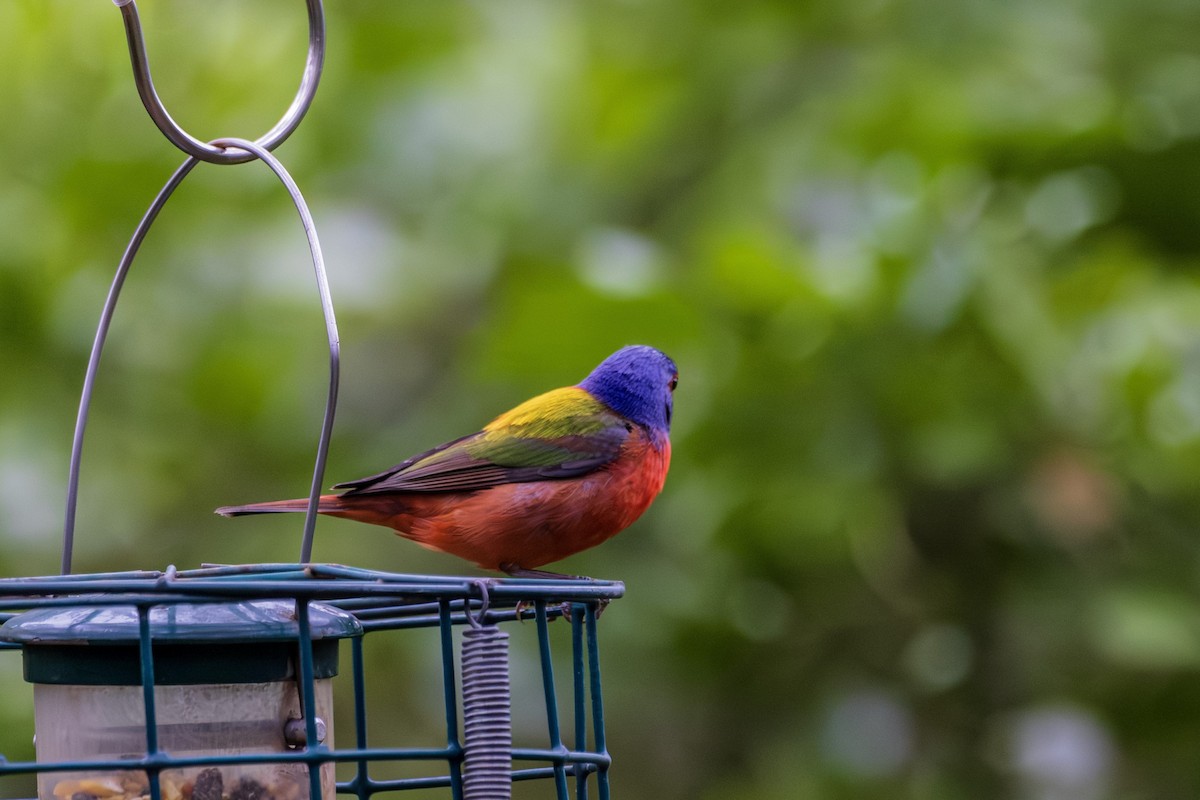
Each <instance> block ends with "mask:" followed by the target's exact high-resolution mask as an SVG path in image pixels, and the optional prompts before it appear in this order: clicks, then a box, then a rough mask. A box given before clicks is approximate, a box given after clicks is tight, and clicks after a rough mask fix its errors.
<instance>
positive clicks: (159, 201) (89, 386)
mask: <svg viewBox="0 0 1200 800" xmlns="http://www.w3.org/2000/svg"><path fill="white" fill-rule="evenodd" d="M131 1H132V0H131ZM199 163H200V161H199V160H198V159H196V158H195V157H189V158H188V159H187V160H186V161H184V162H183V164H181V165H180V166H179V169H177V170H175V172H174V174H172V175H171V177H170V179H169V180H168V181H167V182H166V184H165V185H164V186H163V187H162V189H160V190H159V192H158V195H157V196H156V197H155V198H154V202H153V203H151V204H150V208H149V209H147V211H146V213H145V215H144V216H143V217H142V221H141V222H139V223H138V226H137V229H136V230H134V232H133V237H132V238H131V239H130V240H129V244H128V246H126V248H125V253H124V254H123V255H122V256H121V263H120V264H118V265H117V274H116V275H115V276H114V277H113V281H112V285H111V286H110V287H109V290H108V297H106V298H105V300H104V309H103V311H101V313H100V324H99V325H98V326H97V328H96V337H95V338H94V339H93V340H92V353H91V355H90V356H89V357H88V365H87V372H86V373H85V374H84V377H83V392H82V393H81V394H80V396H79V413H78V415H77V416H76V417H75V437H74V439H73V440H72V442H71V472H70V475H69V476H68V477H67V514H66V519H65V521H64V522H63V552H62V574H63V575H69V574H70V573H71V554H72V552H73V550H74V548H75V509H76V507H77V506H78V500H79V465H80V462H81V461H82V459H83V435H84V432H85V431H86V430H87V421H88V410H89V409H90V408H91V406H92V390H93V389H94V387H95V385H96V373H97V371H98V370H99V369H100V356H101V354H102V353H103V352H104V341H105V339H107V338H108V329H109V326H110V325H111V324H112V318H113V312H115V311H116V310H117V299H118V298H119V297H120V296H121V287H122V286H124V285H125V277H126V276H127V275H128V274H129V268H130V267H131V266H133V258H134V256H136V255H137V252H138V249H139V248H140V247H141V246H142V241H143V240H144V239H145V238H146V234H147V233H148V232H149V231H150V226H151V225H152V224H154V220H155V219H157V218H158V212H159V211H162V207H163V206H164V205H166V202H167V200H169V199H170V197H171V195H172V194H173V193H174V192H175V189H176V188H177V187H178V186H179V184H180V183H182V182H183V179H184V178H186V177H187V176H188V173H189V172H191V171H192V170H193V169H194V168H195V166H196V165H197V164H199Z"/></svg>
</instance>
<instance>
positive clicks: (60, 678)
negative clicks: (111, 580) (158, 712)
mask: <svg viewBox="0 0 1200 800" xmlns="http://www.w3.org/2000/svg"><path fill="white" fill-rule="evenodd" d="M308 607H309V629H310V631H311V636H312V645H313V671H314V677H317V678H328V677H332V676H333V675H336V674H337V642H338V640H339V639H344V638H347V637H350V636H361V635H362V632H363V630H362V625H361V624H359V622H358V620H357V619H355V617H354V616H353V615H352V614H349V613H347V612H345V611H342V610H341V609H338V608H334V607H332V606H328V605H324V604H322V603H309V606H308ZM150 639H151V643H152V648H153V657H154V681H155V683H159V684H200V683H263V682H269V681H282V680H290V679H293V678H295V676H296V670H297V666H296V664H297V661H296V658H297V644H298V642H299V639H300V626H299V624H298V622H297V621H296V605H295V603H294V602H293V601H291V600H248V601H242V602H235V603H179V604H172V605H165V606H155V607H153V608H151V610H150ZM0 641H8V642H16V643H18V644H21V645H22V651H23V655H24V664H25V680H27V681H29V682H30V683H56V684H83V685H116V686H127V685H136V684H140V683H141V656H140V650H139V647H138V643H139V626H138V615H137V609H136V608H135V607H133V606H100V605H93V606H69V607H59V608H40V609H35V610H33V611H28V612H26V613H24V614H20V615H18V616H15V617H13V618H12V619H10V620H8V621H7V622H5V623H4V624H3V625H2V626H0Z"/></svg>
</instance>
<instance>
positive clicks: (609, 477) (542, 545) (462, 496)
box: [320, 427, 671, 570]
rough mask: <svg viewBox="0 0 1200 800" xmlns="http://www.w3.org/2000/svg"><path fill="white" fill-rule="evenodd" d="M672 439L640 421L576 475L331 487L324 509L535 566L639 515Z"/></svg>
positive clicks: (491, 565) (484, 561)
mask: <svg viewBox="0 0 1200 800" xmlns="http://www.w3.org/2000/svg"><path fill="white" fill-rule="evenodd" d="M670 461H671V444H670V441H669V440H668V439H667V437H666V436H656V435H654V434H653V433H651V432H649V431H648V430H647V429H645V428H641V427H637V428H635V429H634V431H633V432H632V433H631V434H630V436H629V437H628V438H627V439H626V441H625V443H624V444H623V445H622V447H621V452H620V454H619V455H618V456H617V458H616V459H614V460H613V461H612V462H611V463H609V464H607V465H605V466H604V467H602V468H600V469H597V470H595V471H593V472H589V473H588V474H586V475H582V476H580V477H576V478H568V479H565V480H547V481H529V482H523V483H505V484H500V485H498V486H493V487H490V488H487V489H480V490H477V491H472V492H444V493H411V492H396V493H388V494H379V495H329V496H325V497H322V498H321V507H320V508H321V512H322V513H324V514H328V515H330V516H335V517H343V518H346V519H353V520H358V521H361V522H369V523H374V524H376V525H385V526H387V527H390V528H393V529H394V530H396V532H397V533H399V534H400V535H401V536H404V537H405V538H408V539H412V540H413V541H415V542H417V543H418V544H421V545H424V546H425V547H428V548H431V549H433V550H439V551H441V552H444V553H450V554H453V555H456V556H459V557H460V558H464V559H467V560H468V561H472V562H474V563H475V564H478V565H479V566H481V567H484V568H485V569H494V570H503V569H504V568H505V566H504V565H519V566H520V567H522V568H525V569H533V568H536V567H540V566H542V565H544V564H549V563H551V562H554V561H558V560H560V559H562V558H566V557H567V556H569V555H572V554H574V553H578V552H579V551H581V550H586V549H587V548H589V547H594V546H595V545H597V544H600V543H601V542H603V541H605V540H606V539H609V538H611V537H612V536H613V535H615V534H617V533H619V532H620V531H622V530H624V529H625V528H626V527H628V526H629V525H630V524H631V523H632V522H633V521H634V520H636V519H637V518H638V517H639V516H640V515H641V514H642V512H643V511H645V510H646V509H647V508H648V507H649V506H650V503H651V502H652V501H653V500H654V498H655V497H656V496H658V493H659V492H660V491H662V487H663V483H664V482H665V480H666V476H667V468H668V466H669V465H670Z"/></svg>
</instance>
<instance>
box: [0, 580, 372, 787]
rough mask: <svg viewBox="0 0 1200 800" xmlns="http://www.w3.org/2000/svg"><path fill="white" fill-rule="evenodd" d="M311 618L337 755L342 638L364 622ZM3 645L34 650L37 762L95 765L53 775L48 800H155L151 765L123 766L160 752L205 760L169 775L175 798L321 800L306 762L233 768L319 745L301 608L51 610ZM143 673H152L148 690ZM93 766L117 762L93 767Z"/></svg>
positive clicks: (319, 705) (43, 783)
mask: <svg viewBox="0 0 1200 800" xmlns="http://www.w3.org/2000/svg"><path fill="white" fill-rule="evenodd" d="M308 610H309V614H308V619H309V630H310V632H311V643H312V650H311V652H312V667H311V668H312V678H313V682H312V686H313V691H312V697H313V700H312V702H313V706H312V708H311V714H312V715H313V726H312V727H313V729H314V730H315V732H316V738H317V741H318V743H320V744H325V745H327V746H329V747H332V745H333V688H332V680H331V679H332V678H333V677H334V676H335V675H336V674H337V669H338V641H339V640H340V639H343V638H346V637H350V636H359V635H361V634H362V626H361V625H360V624H359V622H358V621H357V620H356V619H355V618H354V617H353V616H352V615H350V614H348V613H346V612H344V611H340V610H338V609H335V608H332V607H330V606H326V605H322V604H319V603H311V604H309V606H308ZM143 618H144V619H143ZM143 628H145V629H146V630H145V631H143ZM147 635H148V641H147V646H143V641H144V640H145V639H146V636H147ZM0 639H2V640H4V641H8V642H13V643H19V644H21V645H22V652H23V658H24V672H25V679H26V680H27V681H29V682H30V683H32V684H34V716H35V725H36V732H37V734H36V745H37V758H38V761H39V763H56V764H58V763H62V764H74V765H79V766H80V767H83V768H80V769H69V770H65V771H55V772H43V773H41V774H40V775H39V776H38V797H39V799H40V800H121V799H122V798H125V799H127V800H133V798H138V797H143V796H148V795H150V794H151V792H150V778H149V775H148V772H147V771H146V770H145V769H128V770H122V769H113V768H112V767H111V764H112V763H114V762H118V763H119V762H120V761H121V760H128V759H141V758H142V757H143V754H144V753H146V752H154V751H156V750H162V751H165V752H169V753H171V755H172V757H173V758H174V759H176V760H182V761H190V762H194V765H193V766H180V767H172V768H170V769H166V770H163V771H162V772H161V773H160V774H159V777H158V781H159V787H160V797H161V798H163V800H186V799H190V800H222V798H223V797H224V798H228V800H267V799H268V798H278V800H306V799H307V798H310V797H311V792H310V778H309V775H308V769H307V767H306V765H305V764H304V763H301V762H298V761H293V762H274V763H272V762H256V761H253V760H247V759H234V760H233V761H232V762H231V761H228V759H229V757H230V756H245V755H248V754H275V755H278V754H286V753H288V752H290V751H293V750H295V749H297V748H301V747H303V745H304V744H305V742H306V740H307V736H306V731H307V730H308V728H309V726H308V722H307V720H306V717H307V715H308V713H309V712H310V709H308V708H305V702H304V693H302V692H301V691H299V687H300V686H301V684H300V675H301V664H300V661H299V659H298V655H299V652H300V649H299V639H300V631H299V625H298V623H297V614H296V603H295V602H292V601H289V600H271V599H268V600H249V601H241V602H235V603H227V602H226V603H176V604H170V605H158V606H153V607H149V608H144V609H142V610H139V609H138V608H137V607H134V606H109V605H84V606H69V607H65V608H63V607H48V608H39V609H36V610H33V611H29V612H26V613H24V614H20V615H18V616H15V617H13V618H12V619H10V620H9V621H8V622H6V623H5V624H4V625H3V627H0ZM147 651H148V652H147ZM147 655H148V657H147ZM143 672H149V673H150V674H151V676H152V680H147V681H146V682H145V684H143ZM144 685H148V686H150V687H151V693H152V695H153V699H152V700H150V699H149V698H147V697H146V693H145V691H144ZM148 707H152V708H153V712H152V714H153V717H154V719H153V720H151V719H148V717H149V716H150V715H149V714H148V713H147V712H148ZM155 723H156V724H155ZM148 737H149V739H150V741H148ZM155 739H156V740H157V741H153V740H155ZM222 759H226V760H225V761H224V762H223V761H222ZM89 762H92V763H95V764H97V765H102V764H104V763H107V764H108V765H109V766H107V767H102V768H98V769H88V768H86V766H85V765H87V764H88V763H89ZM320 772H321V775H320V794H321V797H322V798H324V800H332V799H333V796H334V774H333V765H332V764H330V763H326V764H324V765H323V766H322V767H321V768H320Z"/></svg>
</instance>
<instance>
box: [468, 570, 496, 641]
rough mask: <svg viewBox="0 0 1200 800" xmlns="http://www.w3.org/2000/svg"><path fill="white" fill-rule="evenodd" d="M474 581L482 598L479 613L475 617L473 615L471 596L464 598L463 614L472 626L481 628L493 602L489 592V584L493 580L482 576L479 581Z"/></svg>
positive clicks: (477, 628) (476, 628)
mask: <svg viewBox="0 0 1200 800" xmlns="http://www.w3.org/2000/svg"><path fill="white" fill-rule="evenodd" d="M472 583H473V584H475V588H476V589H478V590H479V596H480V599H481V602H480V605H479V615H478V616H474V617H473V616H471V598H469V597H468V598H466V599H465V600H463V615H465V616H466V618H467V622H469V623H470V625H471V627H472V628H474V629H475V630H479V629H480V628H482V627H483V621H484V620H485V619H486V618H487V612H488V607H489V606H490V605H491V604H492V597H491V595H490V594H489V593H488V584H490V583H491V581H489V580H485V579H483V578H481V579H479V580H477V581H472Z"/></svg>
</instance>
